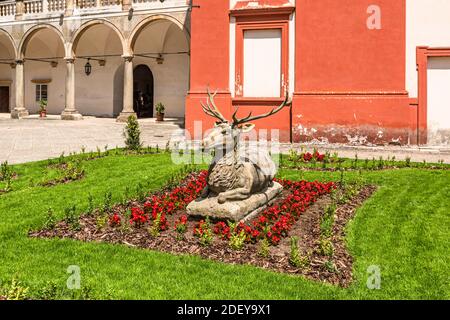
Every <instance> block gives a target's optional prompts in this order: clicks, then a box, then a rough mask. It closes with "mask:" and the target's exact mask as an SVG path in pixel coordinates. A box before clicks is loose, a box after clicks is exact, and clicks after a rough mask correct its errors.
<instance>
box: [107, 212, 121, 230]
mask: <svg viewBox="0 0 450 320" xmlns="http://www.w3.org/2000/svg"><path fill="white" fill-rule="evenodd" d="M121 221H122V219H121V218H120V216H119V215H118V214H117V213H114V214H113V215H112V216H111V217H110V218H109V225H110V226H111V227H115V226H119V225H120V223H121Z"/></svg>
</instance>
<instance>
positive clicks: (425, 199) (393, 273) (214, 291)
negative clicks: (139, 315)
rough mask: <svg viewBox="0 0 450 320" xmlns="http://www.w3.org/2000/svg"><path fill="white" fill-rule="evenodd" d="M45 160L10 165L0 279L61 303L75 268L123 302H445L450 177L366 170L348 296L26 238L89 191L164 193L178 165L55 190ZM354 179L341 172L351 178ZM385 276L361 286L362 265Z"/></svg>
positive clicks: (134, 167)
mask: <svg viewBox="0 0 450 320" xmlns="http://www.w3.org/2000/svg"><path fill="white" fill-rule="evenodd" d="M46 165H47V162H37V163H30V164H24V165H17V166H14V170H15V171H16V172H17V173H18V174H19V180H18V181H14V182H13V191H12V192H11V193H8V194H5V195H2V196H0V279H1V280H3V281H9V280H11V279H12V278H15V279H18V280H20V281H21V282H22V284H23V285H24V286H28V287H30V292H31V294H32V295H33V294H35V293H36V292H38V291H39V290H40V289H42V288H43V287H46V286H47V285H48V283H49V282H54V283H55V284H56V286H57V288H58V289H60V290H61V295H62V296H63V297H66V296H67V297H69V294H68V293H67V292H66V291H64V290H66V289H64V288H65V286H66V280H67V278H68V276H69V275H68V274H67V273H66V270H67V267H68V266H69V265H78V266H80V267H81V277H82V286H85V287H88V288H91V289H92V295H91V296H92V297H97V298H103V297H108V298H125V299H449V298H450V284H449V279H450V272H449V266H450V258H449V257H450V255H449V252H450V250H449V249H450V247H449V243H450V241H449V240H450V237H449V230H450V170H421V169H411V168H404V169H400V170H386V171H363V172H362V179H364V181H366V182H367V183H372V184H376V185H378V186H379V189H378V192H377V193H376V194H375V195H374V196H373V197H372V198H371V199H369V200H368V201H367V202H366V203H365V205H364V206H363V207H362V208H360V209H359V210H358V212H357V216H356V218H355V219H354V220H353V221H351V223H350V224H349V227H348V235H347V239H346V240H347V243H348V246H349V250H350V251H351V253H352V255H353V257H354V259H355V263H354V273H355V278H356V280H355V282H354V284H353V285H352V286H351V287H350V288H348V289H342V288H338V287H334V286H331V285H327V284H322V283H318V282H314V281H311V280H306V279H304V278H301V277H293V276H288V275H284V274H277V273H273V272H269V271H265V270H262V269H258V268H255V267H252V266H233V265H226V264H221V263H217V262H212V261H207V260H202V259H200V258H198V257H191V256H174V255H169V254H164V253H159V252H152V251H148V250H141V249H133V248H129V247H126V246H121V245H110V244H102V243H81V242H77V241H73V240H59V239H54V240H44V239H30V238H28V237H27V232H28V230H29V229H37V228H40V227H42V225H43V224H44V221H45V215H46V211H47V208H48V207H49V206H51V207H52V208H53V209H54V210H55V213H56V214H57V216H58V219H62V218H63V215H64V213H63V211H64V208H66V207H67V206H70V205H73V204H76V205H77V207H78V210H79V211H82V210H86V208H87V207H88V195H89V194H92V195H93V197H94V199H95V201H96V204H97V205H100V204H101V203H102V201H103V197H104V194H105V193H106V192H108V191H111V192H112V194H113V199H114V201H120V200H121V198H122V197H123V194H124V191H125V189H126V188H127V187H128V189H130V190H131V191H132V192H135V190H136V186H137V184H138V183H142V184H143V185H147V186H148V188H149V190H150V189H152V190H153V189H157V188H159V187H160V186H162V185H163V184H164V183H165V182H166V181H167V179H168V178H169V177H170V176H171V174H172V173H174V172H176V171H177V170H179V167H177V166H175V165H172V164H171V160H170V156H169V155H165V154H160V155H145V156H123V155H120V156H108V157H105V158H101V159H97V160H93V161H88V162H85V163H84V167H85V169H86V177H85V178H84V179H82V180H80V181H76V182H72V183H69V184H65V185H58V186H55V187H51V188H48V187H39V186H32V185H36V184H35V183H31V182H36V181H40V180H41V179H42V176H43V175H47V176H48V175H49V173H48V172H47V170H48V169H47V168H46ZM358 175H359V173H358V172H349V173H346V174H345V179H348V180H352V179H356V178H357V176H358ZM280 176H281V177H283V178H290V179H301V178H303V179H307V180H315V179H318V180H321V181H329V180H338V179H339V178H340V173H338V172H335V173H332V172H318V171H316V172H304V173H302V175H300V174H299V173H298V172H297V171H294V170H282V171H281V172H280ZM371 265H377V266H379V267H380V269H381V277H382V278H381V289H380V290H369V289H368V288H367V286H366V281H367V277H368V273H367V268H368V267H369V266H371Z"/></svg>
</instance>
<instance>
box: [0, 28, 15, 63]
mask: <svg viewBox="0 0 450 320" xmlns="http://www.w3.org/2000/svg"><path fill="white" fill-rule="evenodd" d="M1 34H2V35H4V36H5V37H6V38H7V39H8V40H9V44H10V45H11V47H12V48H13V55H14V57H13V59H16V58H17V46H16V43H15V41H14V39H13V37H12V36H11V34H10V33H9V32H8V31H6V30H5V29H2V28H0V35H1Z"/></svg>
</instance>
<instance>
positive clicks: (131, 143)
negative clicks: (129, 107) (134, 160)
mask: <svg viewBox="0 0 450 320" xmlns="http://www.w3.org/2000/svg"><path fill="white" fill-rule="evenodd" d="M123 134H124V137H125V145H126V146H127V149H129V150H134V151H138V150H139V149H141V147H142V142H141V130H140V129H139V123H138V121H137V118H136V116H134V115H131V116H129V117H128V120H127V125H126V127H125V131H124V133H123Z"/></svg>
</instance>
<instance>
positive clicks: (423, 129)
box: [416, 46, 450, 144]
mask: <svg viewBox="0 0 450 320" xmlns="http://www.w3.org/2000/svg"><path fill="white" fill-rule="evenodd" d="M428 57H450V47H449V48H447V47H435V48H431V47H427V46H422V47H417V49H416V63H417V72H418V84H417V85H418V91H417V92H418V97H417V126H418V130H417V132H418V136H417V140H418V144H427V142H428V116H427V113H428Z"/></svg>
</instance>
